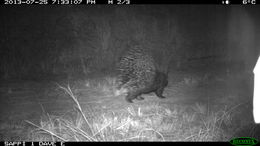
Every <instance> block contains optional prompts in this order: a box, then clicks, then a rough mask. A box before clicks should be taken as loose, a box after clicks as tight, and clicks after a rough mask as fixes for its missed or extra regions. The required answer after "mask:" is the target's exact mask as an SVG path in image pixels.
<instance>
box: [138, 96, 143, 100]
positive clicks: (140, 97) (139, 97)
mask: <svg viewBox="0 0 260 146" xmlns="http://www.w3.org/2000/svg"><path fill="white" fill-rule="evenodd" d="M136 99H137V100H144V98H143V97H142V96H141V95H139V96H137V97H136Z"/></svg>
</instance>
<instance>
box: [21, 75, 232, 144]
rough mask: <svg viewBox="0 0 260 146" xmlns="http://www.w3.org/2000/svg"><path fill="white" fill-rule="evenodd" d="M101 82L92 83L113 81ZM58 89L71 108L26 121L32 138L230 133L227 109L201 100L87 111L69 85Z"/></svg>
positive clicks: (175, 137)
mask: <svg viewBox="0 0 260 146" xmlns="http://www.w3.org/2000/svg"><path fill="white" fill-rule="evenodd" d="M104 81H105V82H106V83H103V86H101V84H96V86H95V87H96V88H97V89H103V90H101V91H107V90H108V88H109V89H110V88H111V85H113V84H114V81H113V79H110V78H108V79H106V80H104ZM92 83H93V82H92ZM92 83H91V82H90V81H87V82H86V86H87V87H90V86H91V87H93V86H94V85H91V84H92ZM105 85H107V86H105ZM59 88H60V89H62V90H63V91H65V92H66V94H68V95H69V96H70V98H71V99H72V100H73V102H74V105H75V109H74V111H72V112H71V113H70V114H65V115H63V116H59V117H57V116H52V115H49V114H48V113H46V115H45V118H44V119H42V120H41V121H40V124H39V125H36V124H34V123H32V122H30V121H28V120H27V121H26V122H27V123H29V124H31V125H33V126H35V127H36V129H34V130H33V131H31V139H32V140H36V141H39V140H41V141H42V140H50V141H228V140H229V139H230V138H231V137H232V136H233V135H231V134H227V133H226V132H225V130H224V128H223V127H225V126H230V125H231V117H232V115H231V112H230V111H231V110H228V109H226V108H225V109H223V110H219V111H213V110H210V109H209V108H208V106H207V105H204V104H202V103H195V104H194V105H193V106H189V107H187V106H183V105H162V104H160V103H152V104H142V105H138V104H131V105H127V106H125V107H124V108H123V109H120V110H119V109H114V110H107V111H102V112H100V111H99V112H95V113H89V110H87V109H83V108H82V106H81V104H80V103H79V101H78V100H77V97H76V96H75V94H74V93H73V91H72V90H71V88H70V86H68V87H66V88H65V87H63V86H60V85H59ZM97 108H98V107H97ZM234 108H236V107H234ZM231 109H232V108H231ZM232 110H233V109H232ZM89 115H94V116H89Z"/></svg>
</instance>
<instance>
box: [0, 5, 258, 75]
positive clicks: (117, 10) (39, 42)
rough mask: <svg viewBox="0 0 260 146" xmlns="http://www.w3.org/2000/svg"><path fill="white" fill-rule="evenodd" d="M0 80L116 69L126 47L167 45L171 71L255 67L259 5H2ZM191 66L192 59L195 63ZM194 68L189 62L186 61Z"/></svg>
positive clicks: (157, 55)
mask: <svg viewBox="0 0 260 146" xmlns="http://www.w3.org/2000/svg"><path fill="white" fill-rule="evenodd" d="M0 11H1V12H0V21H1V23H0V38H1V40H0V41H1V43H0V78H1V79H29V80H31V79H56V78H67V77H73V78H82V77H83V78H84V77H86V76H89V75H91V74H97V73H100V74H107V73H111V72H113V70H114V67H115V65H116V63H117V62H118V59H119V57H120V56H121V55H122V53H123V52H124V50H126V49H127V48H129V47H130V46H133V45H135V44H142V45H143V46H145V47H148V48H150V49H151V52H153V53H154V54H155V58H157V59H158V60H157V62H162V61H161V60H162V58H167V56H165V53H164V54H163V53H161V52H163V51H161V50H171V52H172V53H171V54H172V56H171V57H172V60H171V62H170V69H181V68H187V65H186V64H187V63H189V62H190V61H193V60H201V61H200V63H199V64H201V65H202V64H203V65H202V66H201V69H206V67H205V64H206V66H219V68H223V67H224V70H225V71H227V70H229V69H228V68H232V69H233V67H228V66H238V67H235V68H239V69H242V70H247V71H252V69H253V67H254V64H255V62H256V59H257V57H258V54H259V50H260V47H259V46H260V44H259V37H260V35H259V34H260V30H259V27H258V26H259V25H260V23H259V19H258V18H260V17H259V14H260V13H259V6H240V5H232V6H223V5H197V6H196V5H128V6H105V5H96V6H93V5H92V6H41V7H40V6H6V7H5V6H4V7H1V8H0ZM192 65H194V64H193V63H192ZM189 68H191V66H189Z"/></svg>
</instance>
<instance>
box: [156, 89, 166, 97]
mask: <svg viewBox="0 0 260 146" xmlns="http://www.w3.org/2000/svg"><path fill="white" fill-rule="evenodd" d="M163 90H164V89H163V88H159V89H157V90H156V91H155V94H156V95H157V96H158V97H159V98H166V97H165V96H163V95H162V94H163Z"/></svg>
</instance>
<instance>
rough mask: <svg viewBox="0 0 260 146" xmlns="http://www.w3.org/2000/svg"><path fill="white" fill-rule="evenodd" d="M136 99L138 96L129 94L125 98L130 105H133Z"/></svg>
mask: <svg viewBox="0 0 260 146" xmlns="http://www.w3.org/2000/svg"><path fill="white" fill-rule="evenodd" d="M135 98H136V95H135V94H133V93H128V94H127V96H126V97H125V99H126V101H127V102H129V103H133V101H132V100H134V99H135Z"/></svg>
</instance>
